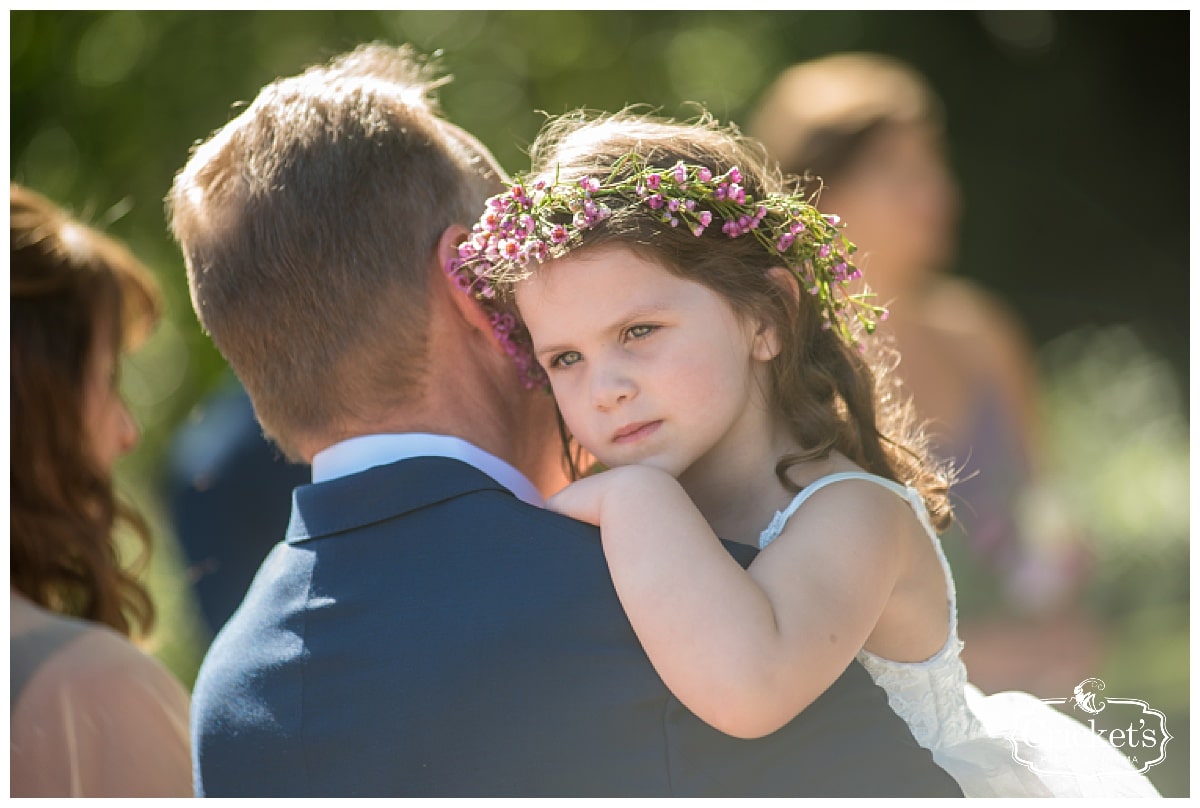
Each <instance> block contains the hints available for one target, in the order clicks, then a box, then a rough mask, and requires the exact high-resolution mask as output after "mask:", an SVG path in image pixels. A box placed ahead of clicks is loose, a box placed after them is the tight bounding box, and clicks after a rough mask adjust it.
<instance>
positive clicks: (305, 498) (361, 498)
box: [287, 457, 516, 544]
mask: <svg viewBox="0 0 1200 808" xmlns="http://www.w3.org/2000/svg"><path fill="white" fill-rule="evenodd" d="M489 490H494V491H500V492H502V493H504V494H506V495H508V496H512V497H513V498H514V499H515V498H516V497H515V496H514V495H513V493H512V492H511V491H509V490H508V489H507V488H505V487H504V486H503V485H501V484H500V483H498V482H496V481H495V480H494V479H492V478H491V477H489V476H488V475H486V474H484V473H483V472H482V471H479V470H478V469H476V468H474V467H473V466H471V465H469V464H467V463H464V462H462V461H460V460H452V459H450V458H446V457H417V458H410V459H406V460H401V461H398V462H396V463H390V464H388V465H385V466H375V467H373V468H369V469H367V470H365V471H361V472H359V473H357V474H350V475H348V476H345V477H339V478H337V479H334V480H329V481H327V482H323V483H314V484H311V485H302V486H300V487H298V488H296V489H295V490H294V491H293V492H292V518H291V522H290V523H289V524H288V530H287V540H288V542H290V543H293V544H294V543H296V542H302V541H306V540H308V539H313V538H318V537H321V536H329V535H333V534H335V533H341V532H344V531H347V530H354V529H356V528H360V527H363V526H365V525H369V524H372V523H374V522H381V521H383V520H385V519H391V518H393V517H396V516H400V515H402V514H404V513H407V512H409V511H413V510H416V509H418V508H424V507H428V506H429V505H433V504H436V503H438V502H445V501H446V500H450V499H454V498H455V497H460V496H463V495H464V494H470V493H473V492H476V491H489Z"/></svg>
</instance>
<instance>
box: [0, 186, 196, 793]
mask: <svg viewBox="0 0 1200 808" xmlns="http://www.w3.org/2000/svg"><path fill="white" fill-rule="evenodd" d="M10 216H11V218H10V225H9V228H10V229H9V235H10V242H11V262H10V269H9V280H10V289H11V292H10V294H11V298H10V311H11V322H12V325H11V332H10V336H11V348H10V357H11V372H10V373H11V375H10V397H11V407H12V410H11V416H10V417H11V422H10V435H11V445H12V449H11V461H10V476H11V497H10V508H11V523H10V528H11V531H10V551H11V634H10V652H11V670H10V674H11V679H10V681H11V687H10V698H11V702H10V706H11V725H10V730H11V735H10V743H11V746H10V762H11V778H12V779H11V794H12V796H109V797H112V796H190V795H191V764H190V752H189V746H188V724H187V721H188V696H187V693H186V691H185V690H184V689H183V687H182V686H181V685H180V684H179V682H178V681H177V680H176V679H175V678H174V677H173V676H172V675H171V674H170V673H169V672H168V671H167V670H166V669H165V668H164V667H163V666H162V665H161V664H159V663H158V662H157V661H156V660H155V659H153V658H152V657H150V656H148V655H146V654H145V653H143V652H142V651H140V650H139V649H138V648H136V647H135V646H134V645H133V643H132V642H131V641H130V637H131V636H132V635H133V634H134V633H135V631H136V633H139V634H144V633H146V632H148V631H149V629H150V628H151V626H152V625H153V620H154V607H153V604H152V603H151V601H150V597H149V595H148V594H147V592H146V590H145V588H144V587H143V586H142V585H141V584H140V583H139V581H138V578H137V574H138V572H139V571H140V569H141V566H142V564H143V563H144V560H145V557H146V551H148V549H149V533H148V531H147V529H146V525H145V523H144V522H143V521H142V519H141V518H140V517H139V516H138V515H137V514H136V513H135V512H134V511H133V510H132V509H130V508H129V507H128V506H126V505H124V504H122V503H120V502H118V501H117V499H116V497H115V495H114V492H113V481H112V468H113V464H114V462H115V461H116V460H117V458H118V457H120V456H121V455H123V454H125V453H126V452H128V451H130V450H131V449H132V448H133V447H134V446H135V445H136V444H137V440H138V430H137V426H136V424H135V423H134V421H133V418H132V416H131V415H130V413H129V410H128V409H127V407H126V405H125V403H124V401H123V400H122V398H121V395H120V393H119V391H118V374H117V371H118V367H119V358H120V353H121V351H122V350H124V349H129V348H131V347H133V346H134V345H136V344H138V343H139V342H141V341H142V340H143V339H144V338H145V337H146V335H147V334H148V333H149V331H150V329H151V328H152V327H153V325H154V324H155V322H156V321H157V319H158V315H159V305H160V304H159V296H158V290H157V287H156V285H155V284H154V282H153V280H152V278H151V276H150V274H149V272H148V271H147V270H146V268H145V267H144V266H143V265H142V264H141V263H140V262H139V261H138V260H137V259H136V258H135V257H134V256H133V255H132V254H131V253H130V252H129V251H128V250H127V249H126V248H125V247H123V246H122V245H120V244H118V243H117V242H116V241H114V240H113V239H111V238H109V237H107V236H105V235H103V234H101V233H99V232H97V231H96V230H93V229H91V228H89V227H87V226H85V225H82V224H80V223H79V222H77V221H74V220H73V219H72V218H71V217H70V216H69V215H68V214H67V213H65V212H64V211H62V210H61V209H59V208H58V207H57V206H55V205H54V204H53V203H52V202H50V201H49V200H48V199H46V198H45V197H43V196H41V195H39V194H37V193H34V192H33V191H30V190H29V189H27V188H24V187H22V186H20V185H17V184H15V183H14V184H12V185H11V187H10ZM119 524H124V525H126V526H127V527H128V528H129V529H130V530H131V532H132V533H133V534H134V535H135V536H136V537H137V538H138V539H139V540H140V542H141V544H142V547H143V553H142V554H141V558H139V559H138V563H137V564H135V565H134V567H132V568H130V567H127V566H125V565H123V564H122V561H121V559H120V557H119V553H118V548H117V543H116V539H115V528H116V527H117V526H118V525H119Z"/></svg>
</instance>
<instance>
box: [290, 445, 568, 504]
mask: <svg viewBox="0 0 1200 808" xmlns="http://www.w3.org/2000/svg"><path fill="white" fill-rule="evenodd" d="M413 457H448V458H451V459H453V460H461V461H462V462H464V463H466V464H468V465H470V466H473V467H474V468H476V469H478V470H479V471H482V472H483V473H484V474H486V475H488V476H489V477H491V478H492V479H493V480H495V481H496V482H498V483H500V484H501V485H503V486H504V487H505V488H507V489H508V490H509V491H512V492H513V494H515V495H516V496H517V498H519V499H521V500H523V501H525V502H528V503H529V504H530V505H536V506H537V507H539V508H540V507H543V506H544V505H545V504H546V501H545V500H544V499H542V495H541V494H540V493H538V490H537V488H535V487H534V485H533V483H531V482H530V481H529V479H528V478H527V477H526V476H525V475H524V474H522V473H521V472H519V471H517V470H516V469H515V468H513V467H512V465H510V464H509V463H506V462H505V461H503V460H501V459H500V458H498V457H496V456H495V455H493V454H491V453H489V452H485V451H484V450H483V449H480V448H479V447H478V446H476V445H474V444H473V443H468V442H467V441H465V440H463V439H462V438H455V437H452V436H450V435H431V434H428V433H425V432H408V433H403V434H382V435H362V436H359V437H357V438H349V439H348V440H344V441H342V442H341V443H335V444H334V445H332V446H330V447H328V448H326V449H323V450H321V451H319V452H317V453H316V455H314V456H313V460H312V477H313V482H314V483H322V482H326V481H328V480H334V479H337V478H338V477H345V476H347V475H349V474H356V473H358V472H360V471H365V470H366V469H369V468H372V467H373V466H383V465H387V464H388V463H395V462H397V461H399V460H407V459H409V458H413Z"/></svg>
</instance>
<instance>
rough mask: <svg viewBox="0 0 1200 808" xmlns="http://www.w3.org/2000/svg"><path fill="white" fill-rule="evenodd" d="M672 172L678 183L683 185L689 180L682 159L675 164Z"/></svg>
mask: <svg viewBox="0 0 1200 808" xmlns="http://www.w3.org/2000/svg"><path fill="white" fill-rule="evenodd" d="M672 174H673V176H674V177H675V182H677V183H678V184H680V185H683V184H684V183H685V182H687V168H685V167H684V165H683V161H682V160H680V161H679V162H678V163H676V164H675V168H674V170H673V172H672Z"/></svg>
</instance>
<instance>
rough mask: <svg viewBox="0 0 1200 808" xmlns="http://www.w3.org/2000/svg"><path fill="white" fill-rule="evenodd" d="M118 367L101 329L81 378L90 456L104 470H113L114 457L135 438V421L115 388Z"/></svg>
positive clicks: (132, 443)
mask: <svg viewBox="0 0 1200 808" xmlns="http://www.w3.org/2000/svg"><path fill="white" fill-rule="evenodd" d="M101 331H102V332H103V331H104V329H101ZM117 368H118V365H117V354H116V351H115V350H113V348H112V340H111V339H109V338H107V336H106V334H104V333H101V334H99V335H98V338H97V340H96V344H95V348H94V350H93V354H92V361H91V362H90V363H89V368H88V376H87V379H86V380H85V382H84V393H83V428H84V434H85V435H86V438H87V440H89V441H90V442H91V452H92V458H93V459H94V460H95V461H96V463H97V464H98V466H99V468H100V470H101V471H102V472H104V473H106V474H107V473H111V472H112V468H113V464H114V463H116V461H117V458H119V457H121V455H124V454H126V453H127V452H129V451H130V450H132V449H133V447H135V446H137V442H138V428H137V424H136V423H135V422H134V420H133V415H132V414H130V412H129V408H128V407H127V406H126V405H125V400H124V399H123V398H121V393H120V391H119V389H118V379H117Z"/></svg>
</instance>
